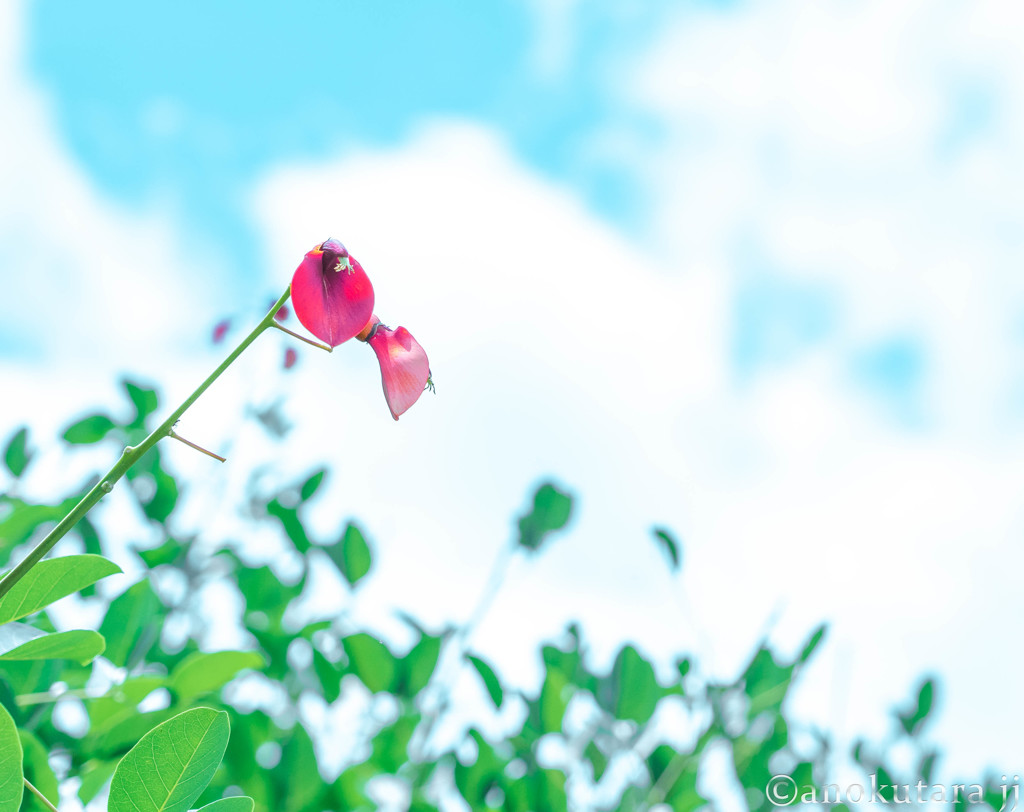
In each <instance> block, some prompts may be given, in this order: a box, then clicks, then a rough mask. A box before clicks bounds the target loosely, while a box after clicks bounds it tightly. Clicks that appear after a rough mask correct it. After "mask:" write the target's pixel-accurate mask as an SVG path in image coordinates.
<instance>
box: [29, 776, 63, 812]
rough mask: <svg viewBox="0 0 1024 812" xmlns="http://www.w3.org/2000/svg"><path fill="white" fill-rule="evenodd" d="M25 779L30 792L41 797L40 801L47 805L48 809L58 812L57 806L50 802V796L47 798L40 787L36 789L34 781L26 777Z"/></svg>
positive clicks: (51, 811)
mask: <svg viewBox="0 0 1024 812" xmlns="http://www.w3.org/2000/svg"><path fill="white" fill-rule="evenodd" d="M24 781H25V786H26V787H28V790H29V792H31V793H32V794H33V795H35V796H36V797H37V798H38V799H39V802H40V803H41V804H42V805H43V806H45V807H46V808H47V809H49V810H50V812H57V807H55V806H54V805H53V804H51V803H50V800H49V798H47V797H46V796H45V795H43V793H41V792H40V791H39V790H38V789H36V788H35V787H34V786H32V782H31V781H29V780H28V779H27V778H25V779H24Z"/></svg>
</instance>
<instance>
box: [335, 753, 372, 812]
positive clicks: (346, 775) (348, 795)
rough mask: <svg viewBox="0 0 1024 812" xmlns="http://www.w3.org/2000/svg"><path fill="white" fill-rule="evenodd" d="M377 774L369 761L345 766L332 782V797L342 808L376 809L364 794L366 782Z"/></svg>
mask: <svg viewBox="0 0 1024 812" xmlns="http://www.w3.org/2000/svg"><path fill="white" fill-rule="evenodd" d="M376 774H377V771H376V770H375V769H374V767H373V765H372V764H370V763H369V762H363V763H361V764H355V765H353V766H351V767H348V768H346V769H345V770H344V771H343V772H342V774H341V775H339V776H338V780H337V781H335V782H334V786H333V790H334V797H335V798H336V799H337V803H338V807H339V808H340V809H343V810H354V809H376V808H377V807H376V805H374V804H372V803H371V802H370V799H369V797H368V796H367V794H366V784H367V782H368V781H369V780H370V779H371V778H373V777H374V776H375V775H376Z"/></svg>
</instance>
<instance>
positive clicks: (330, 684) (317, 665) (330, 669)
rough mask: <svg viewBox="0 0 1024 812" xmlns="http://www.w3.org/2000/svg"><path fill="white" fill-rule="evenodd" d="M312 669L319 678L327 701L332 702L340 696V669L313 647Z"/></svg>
mask: <svg viewBox="0 0 1024 812" xmlns="http://www.w3.org/2000/svg"><path fill="white" fill-rule="evenodd" d="M313 671H315V672H316V676H317V679H319V680H320V687H321V688H323V691H324V699H326V700H327V701H328V703H330V702H334V701H335V700H336V699H337V698H338V697H339V696H341V677H342V674H341V671H339V670H338V669H337V667H335V665H334V663H332V662H331V661H330V660H328V659H327V658H326V657H325V656H324V655H323V654H321V653H320V651H319V650H317V649H313Z"/></svg>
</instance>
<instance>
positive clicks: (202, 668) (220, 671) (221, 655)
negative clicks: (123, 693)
mask: <svg viewBox="0 0 1024 812" xmlns="http://www.w3.org/2000/svg"><path fill="white" fill-rule="evenodd" d="M264 665H266V661H265V660H264V659H263V655H262V654H259V653H257V652H255V651H212V652H209V653H203V652H197V653H195V654H190V655H189V656H188V657H186V658H185V659H184V660H182V661H181V662H180V663H178V665H177V666H176V667H175V669H174V671H172V672H171V677H170V680H169V681H168V684H167V687H168V688H170V689H171V690H172V691H173V692H174V693H175V694H176V695H177V697H178V699H179V700H180V701H181V702H182V703H188V702H189V701H191V700H192V699H195V698H196V697H198V696H202V695H203V694H208V693H210V692H211V691H217V690H219V689H220V688H223V687H224V686H225V685H227V684H228V683H229V682H231V680H233V679H234V678H235V677H236V676H238V673H239V672H240V671H243V670H245V669H246V668H257V669H258V668H263V666H264Z"/></svg>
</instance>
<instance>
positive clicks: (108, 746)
mask: <svg viewBox="0 0 1024 812" xmlns="http://www.w3.org/2000/svg"><path fill="white" fill-rule="evenodd" d="M175 715H176V711H175V710H174V709H173V708H163V709H162V710H157V711H150V712H149V713H139V711H138V710H137V709H136V708H128V709H127V710H124V711H122V712H121V713H119V714H117V715H116V716H113V717H111V718H110V719H107V720H106V721H105V722H104V723H103V724H101V725H99V726H97V728H96V729H95V730H90V731H89V738H90V740H91V741H92V752H93V755H97V756H104V757H106V756H115V755H117V754H118V753H121V752H124V751H125V750H127V749H128V748H129V747H130V746H132V745H134V744H135V743H136V742H138V740H139V739H141V738H142V737H143V736H145V735H146V734H147V733H149V732H150V731H151V730H153V729H154V728H156V727H157V726H158V725H161V724H163V723H164V722H166V721H168V720H169V719H171V718H173V717H174V716H175Z"/></svg>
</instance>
